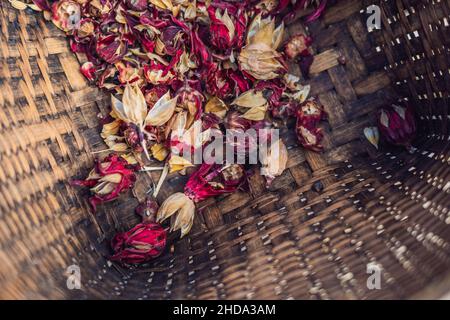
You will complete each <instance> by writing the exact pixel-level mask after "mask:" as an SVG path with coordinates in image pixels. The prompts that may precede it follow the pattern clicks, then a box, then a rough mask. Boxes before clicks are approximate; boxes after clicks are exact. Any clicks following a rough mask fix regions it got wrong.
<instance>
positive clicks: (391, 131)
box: [378, 104, 416, 149]
mask: <svg viewBox="0 0 450 320" xmlns="http://www.w3.org/2000/svg"><path fill="white" fill-rule="evenodd" d="M378 128H379V129H380V132H381V134H382V136H383V137H384V138H385V139H386V140H387V141H388V142H389V143H391V144H393V145H396V146H404V147H406V148H407V149H411V148H412V145H411V143H412V141H413V140H414V138H415V136H416V120H415V117H414V112H413V109H412V107H411V106H410V105H409V104H392V105H391V106H386V107H383V108H382V109H381V110H380V112H379V113H378Z"/></svg>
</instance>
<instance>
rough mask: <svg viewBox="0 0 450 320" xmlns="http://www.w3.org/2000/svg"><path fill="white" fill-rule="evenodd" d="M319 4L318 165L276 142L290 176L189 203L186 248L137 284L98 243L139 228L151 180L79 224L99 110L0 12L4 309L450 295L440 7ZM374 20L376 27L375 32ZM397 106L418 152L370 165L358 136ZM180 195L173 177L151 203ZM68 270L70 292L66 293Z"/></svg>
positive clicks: (34, 26) (445, 6)
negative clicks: (372, 268) (26, 304)
mask: <svg viewBox="0 0 450 320" xmlns="http://www.w3.org/2000/svg"><path fill="white" fill-rule="evenodd" d="M330 2H331V3H332V4H331V5H330V7H329V8H328V9H327V11H326V13H325V15H324V16H323V17H322V18H321V19H320V20H319V21H317V22H315V23H313V24H311V25H310V26H309V27H308V33H309V34H311V35H312V37H313V38H314V39H315V41H314V51H315V62H314V64H313V66H312V69H311V73H312V75H313V76H312V77H311V80H310V81H309V82H310V83H311V85H312V94H313V95H317V96H318V97H319V98H320V101H321V102H322V103H323V104H324V106H325V108H326V111H327V112H328V114H329V120H328V122H327V123H326V124H325V125H324V128H325V130H326V137H325V139H324V140H325V141H324V145H325V151H324V152H323V153H320V154H318V153H313V152H308V151H305V150H304V149H302V148H301V147H299V146H298V145H297V144H296V139H295V137H294V136H293V133H292V132H286V135H285V137H284V138H285V139H284V140H285V141H286V144H287V145H288V146H289V153H290V160H289V163H288V167H289V169H288V170H287V171H286V172H285V173H284V174H283V175H282V176H281V177H279V178H278V179H276V180H275V181H274V183H273V185H272V186H271V188H270V189H269V190H267V189H266V188H265V181H264V178H263V177H261V176H259V175H258V174H256V175H254V176H253V177H252V178H251V186H250V192H248V193H244V192H240V193H236V194H232V195H229V196H224V197H218V198H215V199H209V200H207V201H205V202H203V203H201V204H200V207H201V208H204V209H203V210H199V213H198V214H197V216H196V219H195V225H194V228H193V230H192V231H191V233H190V234H189V236H188V237H185V238H183V239H182V240H178V239H172V240H171V244H170V246H169V247H168V249H167V252H165V254H164V255H163V256H162V257H160V258H159V259H158V260H156V261H155V262H154V263H151V264H148V265H146V266H144V267H140V268H134V269H123V268H121V267H119V266H117V265H115V264H111V263H109V262H108V260H107V257H108V256H109V255H110V254H111V252H110V247H109V241H110V239H111V237H112V236H113V235H114V233H116V232H118V231H124V230H126V229H128V228H130V227H132V226H133V225H134V224H136V223H137V222H138V221H139V220H138V217H137V216H136V215H135V214H134V211H133V210H134V207H135V206H136V205H137V203H138V200H143V199H144V197H145V192H146V191H147V189H148V186H149V185H150V184H151V182H152V180H157V179H158V175H159V173H155V174H154V175H153V173H152V176H150V175H146V174H140V175H139V178H138V183H137V186H136V188H135V189H134V190H133V194H134V195H135V196H136V198H135V197H133V194H131V192H130V193H129V194H126V195H123V196H121V198H120V199H119V200H116V201H114V202H112V203H109V204H106V205H102V206H101V208H100V210H99V212H98V213H97V214H96V215H94V214H92V213H91V212H90V210H89V206H88V204H87V201H86V198H87V197H86V196H87V194H86V192H85V191H80V190H79V189H74V188H72V187H71V186H69V185H68V183H67V181H68V179H70V178H72V177H83V176H85V175H86V173H87V172H88V170H89V167H90V166H91V165H92V162H93V157H94V155H93V154H92V151H95V150H101V149H104V148H105V146H104V144H103V142H102V139H101V137H100V135H99V127H98V118H97V116H98V114H99V113H101V114H106V113H107V112H108V105H109V97H108V95H106V94H105V93H102V92H100V91H98V90H97V89H96V88H95V87H93V86H91V85H89V84H88V83H87V82H86V80H85V79H84V78H83V76H82V75H81V74H80V73H79V71H78V70H79V65H80V62H83V61H84V58H83V57H82V56H78V57H77V56H75V55H74V54H73V53H71V51H70V49H69V46H68V41H67V39H66V37H65V35H64V34H63V33H62V32H61V31H59V30H58V29H56V28H55V27H54V26H53V25H52V23H50V22H47V21H45V20H44V19H43V17H42V14H39V13H34V12H32V11H18V10H15V9H13V8H12V7H11V6H10V5H9V3H8V2H6V1H2V2H0V25H1V37H0V64H1V67H0V123H1V129H0V136H1V139H0V159H1V165H0V208H1V212H0V288H1V291H0V297H1V298H22V299H41V298H53V299H57V298H102V299H112V298H128V299H137V298H143V299H175V298H186V299H241V298H243V299H245V298H249V299H271V298H275V299H288V298H294V299H310V298H311V299H320V298H331V299H380V298H383V299H385V298H387V299H389V298H411V297H420V298H422V297H436V296H437V295H439V294H441V293H442V292H443V291H444V290H448V289H449V288H450V285H449V281H448V280H446V279H448V278H447V273H448V271H449V267H450V225H449V224H450V211H449V209H450V197H449V192H450V158H449V157H450V155H449V126H448V124H449V94H450V76H449V66H450V58H449V57H450V53H449V47H450V46H449V44H450V36H449V34H450V28H449V21H450V2H449V1H448V0H441V1H431V0H423V1H414V0H397V1H393V0H390V1H361V0H342V1H338V2H337V1H334V2H333V1H330ZM371 4H378V5H379V6H380V7H381V18H382V29H381V30H374V31H372V32H369V31H368V30H367V27H366V20H367V18H368V14H367V13H366V8H367V6H369V5H371ZM299 28H300V29H301V30H303V27H302V26H301V25H299V24H293V25H291V26H289V28H288V29H289V32H291V33H292V32H298V30H299ZM292 67H293V68H294V67H296V66H292ZM297 68H298V66H297ZM405 97H407V98H408V99H409V101H411V103H412V105H414V107H415V110H416V114H417V115H418V121H419V128H420V135H419V138H418V139H417V141H416V142H415V144H414V145H415V147H417V151H416V152H415V153H413V154H410V153H408V152H406V151H405V150H403V149H401V148H390V147H389V146H387V145H382V146H380V151H379V152H378V151H377V150H376V149H375V148H374V147H372V146H371V145H370V144H369V143H368V142H367V141H366V140H365V138H364V137H363V129H364V128H365V127H367V126H371V125H374V123H375V121H374V115H375V113H376V110H377V109H378V108H379V107H380V106H382V105H383V104H384V103H386V102H387V101H391V100H392V99H397V98H405ZM185 181H186V177H185V176H180V175H177V174H174V175H172V176H169V179H168V180H167V181H166V183H165V185H164V190H162V192H161V194H160V198H159V201H161V200H163V199H164V198H166V197H167V196H168V195H170V194H172V193H174V192H176V191H179V190H181V189H182V187H183V184H184V183H185ZM371 263H372V264H378V265H379V266H381V267H382V272H381V274H382V279H381V289H380V290H370V289H369V288H368V287H367V279H368V277H369V276H370V274H368V273H367V265H368V264H371ZM71 266H72V267H71ZM74 266H79V268H80V275H81V289H80V290H76V289H74V290H70V289H69V288H70V285H69V286H67V279H68V273H70V271H73V270H74V269H73V268H76V267H74ZM69 280H70V279H69Z"/></svg>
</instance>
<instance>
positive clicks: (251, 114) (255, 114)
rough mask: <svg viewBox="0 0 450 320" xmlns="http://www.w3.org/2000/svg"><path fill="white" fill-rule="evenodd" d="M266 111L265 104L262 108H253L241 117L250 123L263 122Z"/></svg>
mask: <svg viewBox="0 0 450 320" xmlns="http://www.w3.org/2000/svg"><path fill="white" fill-rule="evenodd" d="M266 111H267V104H266V105H264V106H259V107H253V108H251V109H250V110H248V111H247V112H246V113H244V114H243V115H242V116H241V117H242V118H244V119H247V120H252V121H261V120H264V118H265V116H266Z"/></svg>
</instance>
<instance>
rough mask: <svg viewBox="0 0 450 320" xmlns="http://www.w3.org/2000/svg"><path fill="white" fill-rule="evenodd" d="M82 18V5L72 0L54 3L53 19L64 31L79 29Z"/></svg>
mask: <svg viewBox="0 0 450 320" xmlns="http://www.w3.org/2000/svg"><path fill="white" fill-rule="evenodd" d="M80 19H81V8H80V5H79V4H78V3H77V2H75V1H72V0H61V1H58V2H55V3H53V5H52V21H53V23H54V24H55V25H56V26H57V27H58V28H60V29H61V30H63V31H66V32H67V31H70V30H74V29H77V28H78V27H79V24H80Z"/></svg>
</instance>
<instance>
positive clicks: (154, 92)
mask: <svg viewBox="0 0 450 320" xmlns="http://www.w3.org/2000/svg"><path fill="white" fill-rule="evenodd" d="M167 91H169V87H168V86H166V85H157V86H154V87H152V88H151V89H149V90H146V91H145V94H144V96H145V101H146V102H147V104H148V105H149V106H153V105H154V104H155V103H156V102H157V101H158V100H159V99H160V98H161V97H162V96H163V95H164V94H165V93H166V92H167Z"/></svg>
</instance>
